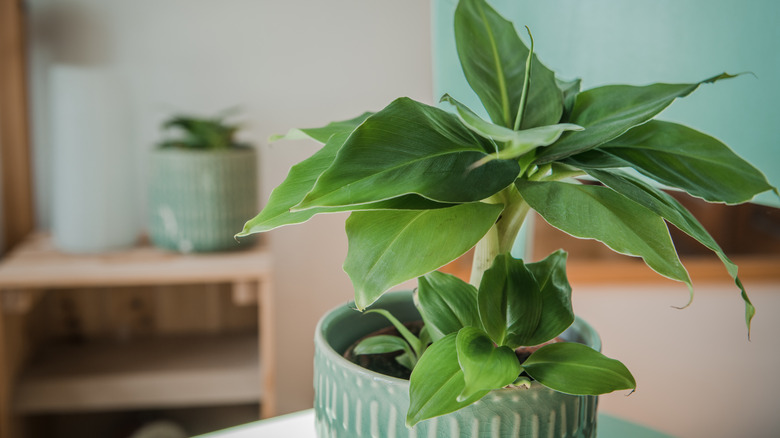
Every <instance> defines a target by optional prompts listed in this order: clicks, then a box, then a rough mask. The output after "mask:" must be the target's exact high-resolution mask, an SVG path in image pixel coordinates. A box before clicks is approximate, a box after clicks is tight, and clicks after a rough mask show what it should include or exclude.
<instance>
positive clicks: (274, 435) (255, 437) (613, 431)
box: [200, 409, 672, 438]
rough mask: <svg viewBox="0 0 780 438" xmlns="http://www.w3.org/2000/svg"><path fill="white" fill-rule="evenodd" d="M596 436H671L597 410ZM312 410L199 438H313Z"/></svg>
mask: <svg viewBox="0 0 780 438" xmlns="http://www.w3.org/2000/svg"><path fill="white" fill-rule="evenodd" d="M598 421H599V430H598V436H599V438H627V437H631V438H672V437H671V436H670V435H666V434H663V433H661V432H658V431H656V430H653V429H649V428H646V427H643V426H641V425H638V424H634V423H631V422H629V421H625V420H622V419H620V418H616V417H613V416H611V415H609V414H604V413H601V412H600V413H599V420H598ZM316 436H317V435H316V433H315V432H314V409H307V410H305V411H300V412H294V413H292V414H287V415H282V416H280V417H274V418H269V419H268V420H262V421H256V422H254V423H249V424H245V425H242V426H236V427H233V428H230V429H226V430H223V431H219V432H214V433H210V434H207V435H202V436H201V437H200V438H316Z"/></svg>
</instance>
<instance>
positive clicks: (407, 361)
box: [395, 348, 417, 370]
mask: <svg viewBox="0 0 780 438" xmlns="http://www.w3.org/2000/svg"><path fill="white" fill-rule="evenodd" d="M395 361H396V362H398V363H399V364H401V366H402V367H404V368H406V369H408V370H413V369H414V367H415V366H416V365H417V359H416V356H415V355H414V353H412V350H410V349H409V348H407V349H406V351H404V352H403V354H399V355H398V356H396V357H395Z"/></svg>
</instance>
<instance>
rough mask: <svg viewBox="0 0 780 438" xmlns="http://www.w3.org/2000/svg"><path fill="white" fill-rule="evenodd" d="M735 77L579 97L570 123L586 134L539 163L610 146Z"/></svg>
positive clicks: (542, 155)
mask: <svg viewBox="0 0 780 438" xmlns="http://www.w3.org/2000/svg"><path fill="white" fill-rule="evenodd" d="M733 77H734V76H733V75H729V74H727V73H723V74H720V75H718V76H714V77H712V78H709V79H705V80H703V81H701V82H697V83H695V84H652V85H647V86H642V87H636V86H631V85H608V86H604V87H599V88H593V89H590V90H586V91H583V92H582V93H579V95H577V100H576V102H575V104H574V108H573V109H572V112H571V115H570V117H569V122H570V123H576V124H577V125H580V126H584V127H585V130H584V131H582V132H574V133H571V134H569V135H566V136H564V137H562V138H561V139H560V140H558V142H556V143H555V144H553V145H551V146H549V147H548V148H546V149H544V150H543V151H540V152H539V154H538V156H537V160H536V162H537V163H539V164H544V163H549V162H551V161H556V160H560V159H563V158H566V157H569V156H572V155H575V154H578V153H581V152H584V151H587V150H588V149H592V148H594V147H596V146H598V145H601V144H603V143H606V142H608V141H610V140H612V139H614V138H617V137H618V136H620V135H621V134H623V133H624V132H626V131H628V130H629V129H631V128H633V127H634V126H637V125H641V124H642V123H645V122H647V121H648V120H650V119H651V118H653V117H654V116H655V115H656V114H658V113H660V112H661V111H662V110H663V109H664V108H666V107H667V106H669V105H670V104H671V103H672V102H673V101H674V100H675V99H677V98H678V97H684V96H687V95H688V94H690V93H692V92H693V91H694V90H696V88H698V87H699V85H701V84H703V83H707V82H715V81H718V80H720V79H727V78H733Z"/></svg>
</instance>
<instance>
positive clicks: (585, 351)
mask: <svg viewBox="0 0 780 438" xmlns="http://www.w3.org/2000/svg"><path fill="white" fill-rule="evenodd" d="M523 369H524V370H525V372H526V373H528V375H529V376H531V377H533V378H534V379H535V380H536V381H538V382H539V383H541V384H542V385H544V386H546V387H548V388H551V389H554V390H555V391H559V392H563V393H566V394H575V395H599V394H606V393H609V392H612V391H619V390H621V389H636V381H635V380H634V376H632V375H631V372H630V371H628V368H626V366H625V365H623V364H622V363H620V362H619V361H617V360H615V359H610V358H608V357H606V356H604V355H603V354H601V353H599V352H598V351H596V350H594V349H592V348H590V347H588V346H586V345H582V344H577V343H573V342H559V343H555V344H549V345H545V346H544V347H542V348H540V349H538V350H536V352H534V353H533V354H532V355H531V356H530V357H529V358H528V359H526V361H525V362H524V363H523Z"/></svg>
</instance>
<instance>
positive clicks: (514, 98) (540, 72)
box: [455, 0, 563, 129]
mask: <svg viewBox="0 0 780 438" xmlns="http://www.w3.org/2000/svg"><path fill="white" fill-rule="evenodd" d="M455 43H456V46H457V49H458V56H459V58H460V63H461V67H462V68H463V73H464V74H465V76H466V79H467V80H468V82H469V84H470V85H471V88H472V89H473V90H474V91H475V92H476V93H477V96H479V98H480V100H481V101H482V104H483V105H484V106H485V109H486V110H487V112H488V114H489V115H490V118H491V119H492V120H493V122H495V123H496V124H498V125H503V126H505V127H513V126H514V121H515V118H516V116H517V111H518V108H519V106H520V96H521V94H522V92H523V80H524V77H525V61H526V58H527V57H528V53H529V50H528V47H526V45H525V44H523V41H522V40H521V39H520V37H519V36H518V35H517V32H516V31H515V28H514V26H513V25H512V23H511V22H509V21H507V20H505V19H504V18H503V17H501V16H500V15H499V14H498V13H497V12H496V11H495V10H494V9H493V8H491V7H490V6H489V5H488V4H487V3H486V2H485V1H484V0H461V1H460V3H459V4H458V7H457V9H456V10H455ZM527 99H528V100H527V106H526V111H525V113H524V116H523V122H522V125H521V126H520V128H523V129H525V128H533V127H536V126H544V125H552V124H555V123H558V121H559V120H560V118H561V113H562V111H563V96H562V93H561V90H560V89H558V87H557V86H556V82H555V75H554V74H553V72H552V71H550V70H549V69H548V68H547V67H545V66H544V65H543V64H542V63H541V62H539V60H538V59H537V57H536V55H533V58H532V63H531V81H530V87H529V90H528V98H527Z"/></svg>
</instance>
